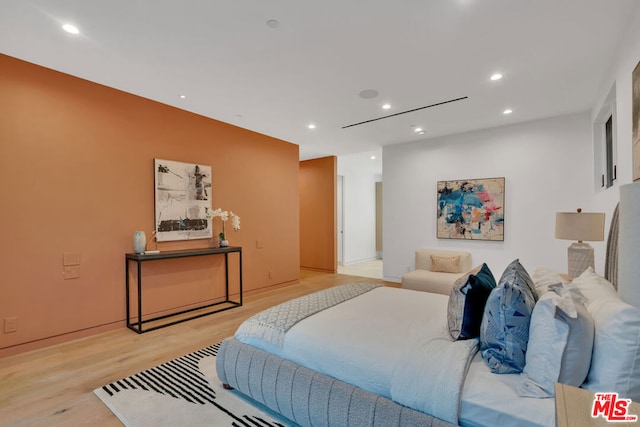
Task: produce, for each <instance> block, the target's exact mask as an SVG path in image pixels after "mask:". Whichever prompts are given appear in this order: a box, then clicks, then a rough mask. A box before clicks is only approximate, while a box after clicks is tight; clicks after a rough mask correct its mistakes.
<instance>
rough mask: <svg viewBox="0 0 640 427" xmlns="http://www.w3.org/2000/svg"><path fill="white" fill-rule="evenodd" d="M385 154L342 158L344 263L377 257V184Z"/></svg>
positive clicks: (340, 165)
mask: <svg viewBox="0 0 640 427" xmlns="http://www.w3.org/2000/svg"><path fill="white" fill-rule="evenodd" d="M371 156H376V159H375V160H371ZM381 156H382V151H381V150H378V151H374V152H366V153H358V154H350V155H346V156H339V157H338V175H342V176H343V177H344V186H343V191H344V195H343V200H344V247H343V264H344V265H349V264H353V263H356V262H360V261H367V260H371V259H375V258H376V185H375V183H376V181H380V173H381V167H382V166H381V165H382V160H381Z"/></svg>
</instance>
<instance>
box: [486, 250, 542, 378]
mask: <svg viewBox="0 0 640 427" xmlns="http://www.w3.org/2000/svg"><path fill="white" fill-rule="evenodd" d="M535 304H536V295H535V292H534V291H533V281H532V280H531V277H530V276H529V273H527V271H526V270H525V269H524V267H523V266H522V264H520V261H519V260H517V259H516V260H515V261H513V262H512V263H511V264H509V266H508V267H507V268H506V269H505V271H504V273H503V274H502V277H501V278H500V282H499V283H498V286H497V287H496V288H495V289H493V290H492V291H491V294H490V295H489V298H488V299H487V304H486V306H485V309H484V316H483V317H482V324H481V326H480V350H481V353H482V358H483V359H484V360H485V362H486V363H487V365H489V368H490V369H491V372H493V373H495V374H510V373H519V372H522V370H523V369H524V365H525V354H526V352H527V343H528V342H529V324H530V323H531V314H532V312H533V307H534V306H535Z"/></svg>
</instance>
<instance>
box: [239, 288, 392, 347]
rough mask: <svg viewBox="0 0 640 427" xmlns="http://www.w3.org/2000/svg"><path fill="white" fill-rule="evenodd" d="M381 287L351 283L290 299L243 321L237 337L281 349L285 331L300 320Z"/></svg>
mask: <svg viewBox="0 0 640 427" xmlns="http://www.w3.org/2000/svg"><path fill="white" fill-rule="evenodd" d="M380 286H382V285H380V284H373V283H350V284H347V285H342V286H336V287H333V288H329V289H325V290H323V291H319V292H314V293H312V294H309V295H305V296H303V297H300V298H295V299H292V300H290V301H287V302H284V303H282V304H279V305H276V306H274V307H271V308H269V309H267V310H265V311H261V312H260V313H258V314H256V315H254V316H252V317H250V318H248V319H247V320H245V321H244V322H243V323H242V324H241V325H240V327H239V328H238V330H237V331H236V335H235V336H236V339H238V340H240V341H242V340H243V339H247V338H260V339H262V340H263V341H266V342H269V343H271V344H274V345H276V346H278V347H280V348H282V345H283V343H284V334H285V333H286V332H287V331H288V330H289V329H291V327H293V325H295V324H296V323H298V322H299V321H301V320H303V319H305V318H307V317H309V316H311V315H313V314H315V313H318V312H319V311H322V310H325V309H327V308H329V307H333V306H334V305H336V304H340V303H341V302H344V301H347V300H349V299H351V298H354V297H357V296H358V295H362V294H364V293H365V292H369V291H370V290H372V289H375V288H377V287H380Z"/></svg>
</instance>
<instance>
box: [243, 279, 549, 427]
mask: <svg viewBox="0 0 640 427" xmlns="http://www.w3.org/2000/svg"><path fill="white" fill-rule="evenodd" d="M448 298H449V297H448V296H446V295H438V294H431V293H427V292H418V291H411V290H406V289H397V288H389V287H381V288H376V289H374V290H372V291H370V292H367V293H365V294H363V295H360V296H358V297H356V298H353V299H350V300H348V301H345V302H343V303H341V304H338V305H336V306H334V307H331V308H329V309H327V310H324V311H322V312H320V313H317V314H315V315H313V316H310V317H308V318H306V319H304V320H302V321H301V322H299V323H297V324H296V325H295V326H293V327H292V328H291V329H290V330H289V331H288V332H287V333H286V336H285V340H284V344H283V346H282V348H280V347H277V346H275V345H272V344H269V343H266V342H264V341H262V340H259V339H255V338H249V339H239V340H240V341H242V342H244V343H246V344H249V345H252V346H254V347H257V348H260V349H263V350H265V351H268V352H270V353H273V354H275V355H277V356H279V357H282V358H284V359H287V360H290V361H292V362H295V363H298V364H300V365H302V366H305V367H307V368H309V369H312V370H315V371H318V372H321V373H323V374H325V375H329V376H331V377H333V378H337V379H339V380H341V381H344V382H346V383H348V384H353V385H356V386H358V387H360V388H362V389H364V390H367V391H370V392H373V393H376V394H379V395H381V396H384V397H387V398H391V393H390V387H391V382H392V381H391V380H392V375H393V371H394V369H396V368H400V369H401V368H402V367H401V366H400V365H399V364H400V363H402V360H403V359H404V357H406V354H408V353H410V352H411V351H412V349H413V347H414V344H415V343H416V342H418V341H420V340H424V339H428V337H431V336H434V335H438V334H442V333H443V332H444V331H446V327H447V323H446V322H447V304H448ZM518 381H519V375H513V374H511V375H508V374H507V375H497V374H492V373H491V372H490V371H489V368H488V367H487V366H486V364H485V363H484V361H483V360H482V358H481V357H480V355H479V354H477V355H476V356H475V358H474V360H473V361H472V363H471V364H470V368H469V373H468V374H467V379H466V381H465V385H464V388H463V391H462V401H461V408H460V424H461V425H468V426H480V425H485V426H486V425H530V426H547V425H554V424H555V405H554V401H553V399H532V398H520V397H518V396H517V394H516V392H515V388H516V386H517V383H518Z"/></svg>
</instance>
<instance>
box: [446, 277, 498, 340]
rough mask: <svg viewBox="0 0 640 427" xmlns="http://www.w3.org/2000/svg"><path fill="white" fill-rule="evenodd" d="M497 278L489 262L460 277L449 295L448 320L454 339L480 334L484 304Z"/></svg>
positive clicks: (450, 332) (474, 336)
mask: <svg viewBox="0 0 640 427" xmlns="http://www.w3.org/2000/svg"><path fill="white" fill-rule="evenodd" d="M495 287H496V280H495V279H494V277H493V274H492V273H491V270H490V269H489V267H488V266H487V264H482V265H481V266H479V267H476V268H474V269H473V270H471V271H470V272H468V273H467V274H465V275H464V276H462V277H461V278H459V279H458V280H457V281H456V283H455V285H454V286H453V289H452V290H451V296H450V297H449V307H448V311H447V321H448V324H449V334H450V335H451V338H453V339H454V340H464V339H469V338H476V337H479V336H480V325H481V323H482V316H483V314H484V306H485V304H486V303H487V298H489V294H490V293H491V290H492V289H493V288H495Z"/></svg>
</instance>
